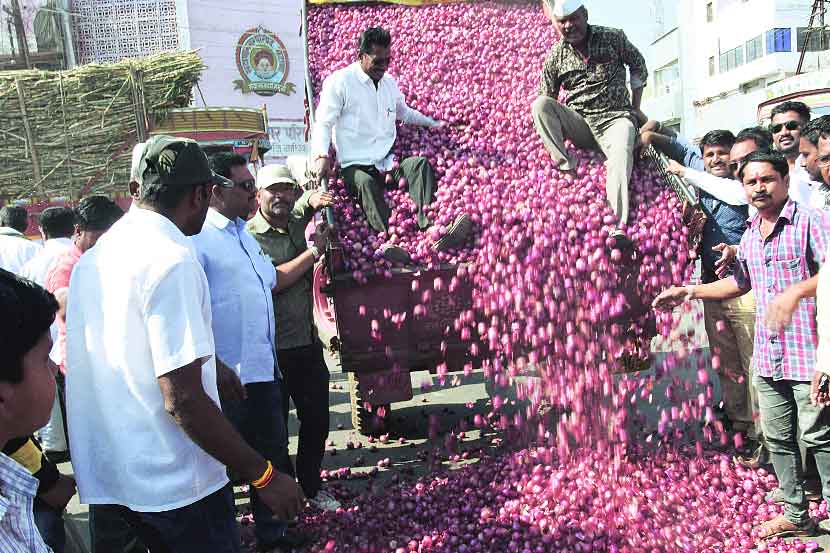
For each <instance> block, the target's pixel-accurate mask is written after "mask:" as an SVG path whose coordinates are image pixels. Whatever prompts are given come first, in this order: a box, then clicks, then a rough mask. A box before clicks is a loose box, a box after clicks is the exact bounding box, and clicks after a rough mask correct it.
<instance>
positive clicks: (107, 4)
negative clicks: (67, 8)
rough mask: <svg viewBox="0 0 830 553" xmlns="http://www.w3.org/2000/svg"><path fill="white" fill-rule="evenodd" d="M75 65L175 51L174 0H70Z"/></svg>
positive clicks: (176, 46) (177, 43)
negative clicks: (74, 43)
mask: <svg viewBox="0 0 830 553" xmlns="http://www.w3.org/2000/svg"><path fill="white" fill-rule="evenodd" d="M71 6H72V8H71V10H72V13H73V17H72V23H73V34H74V36H75V41H76V56H77V61H78V63H79V64H83V63H90V62H114V61H119V60H122V59H124V58H140V57H143V56H147V55H150V54H156V53H159V52H169V51H172V50H178V48H179V32H178V25H177V23H176V0H72V2H71Z"/></svg>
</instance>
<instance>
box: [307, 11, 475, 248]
mask: <svg viewBox="0 0 830 553" xmlns="http://www.w3.org/2000/svg"><path fill="white" fill-rule="evenodd" d="M391 43H392V37H391V36H390V34H389V31H387V30H385V29H382V28H380V27H373V28H370V29H367V30H366V31H364V32H363V34H361V35H360V46H359V53H358V58H357V61H356V62H355V63H353V64H351V65H349V66H348V67H345V68H343V69H340V70H338V71H335V72H334V73H332V74H331V75H329V76H328V77H327V78H326V80H325V81H324V82H323V91H322V92H321V93H320V103H319V105H318V106H317V111H316V116H317V119H316V121H315V123H314V130H313V132H312V135H311V156H312V159H313V162H314V167H315V173H316V175H317V178H318V180H319V179H321V178H322V177H323V176H326V175H328V174H329V171H330V169H331V161H330V159H329V147H330V146H331V144H332V134H333V141H334V149H335V150H336V151H337V159H338V162H339V163H340V167H341V174H342V176H343V180H344V182H345V183H346V188H347V190H348V191H349V193H350V194H352V195H353V196H355V197H356V198H357V200H358V202H360V205H361V207H362V208H363V212H364V213H365V214H366V219H367V221H368V222H369V225H371V227H372V228H373V229H375V230H376V231H377V232H379V233H387V232H388V231H389V216H390V214H391V210H390V208H389V206H388V205H387V204H386V200H385V199H384V197H383V193H384V190H385V189H386V188H387V187H394V186H398V184H399V182H400V181H401V179H405V181H406V184H407V186H408V188H409V196H410V197H411V198H412V201H413V202H415V205H416V206H417V207H418V215H417V218H418V228H420V229H421V230H426V229H427V228H428V227H429V226H430V224H431V223H430V220H429V218H428V217H427V215H426V212H425V209H424V208H426V206H427V205H429V204H430V203H431V202H432V200H433V198H434V196H435V186H436V179H435V173H434V171H433V169H432V167H431V166H430V164H429V162H428V161H427V160H426V159H425V158H422V157H409V158H406V159H403V160H401V162H400V165H398V164H397V163H396V162H395V156H394V155H393V154H392V147H393V146H394V144H395V138H396V137H397V129H396V127H395V123H396V121H397V120H401V121H403V122H404V123H409V124H412V125H418V126H421V127H430V128H436V127H440V126H442V124H441V123H439V122H438V121H436V120H434V119H432V118H430V117H427V116H425V115H423V114H422V113H420V112H419V111H417V110H415V109H412V108H410V107H409V106H407V105H406V101H405V100H404V97H403V94H401V91H400V89H399V88H398V84H397V82H396V81H395V79H394V78H393V77H392V76H391V75H388V74H387V73H386V70H387V69H388V67H389V63H390V61H391V60H392V51H391ZM471 229H472V221H471V220H470V218H469V217H468V216H467V215H466V214H464V215H460V216H459V217H458V218H456V220H455V221H452V224H450V225H449V228H448V230H447V233H446V234H445V235H443V236H442V237H441V238H439V239H438V240H436V241H435V242H434V243H433V245H432V247H433V249H435V250H437V251H446V250H448V249H451V248H455V247H458V246H460V245H462V244H463V243H464V240H465V239H466V238H467V236H468V235H469V233H470V231H471ZM381 251H382V253H383V254H384V256H385V257H386V258H387V259H389V260H390V261H395V262H399V263H408V262H409V261H410V256H409V252H407V251H406V250H404V249H403V248H401V247H400V246H395V245H394V244H392V243H388V244H386V245H385V246H384V247H383V248H382V250H381Z"/></svg>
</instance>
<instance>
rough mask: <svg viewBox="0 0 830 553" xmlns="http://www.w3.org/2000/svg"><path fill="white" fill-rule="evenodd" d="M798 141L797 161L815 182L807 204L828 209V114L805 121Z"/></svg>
mask: <svg viewBox="0 0 830 553" xmlns="http://www.w3.org/2000/svg"><path fill="white" fill-rule="evenodd" d="M799 143H800V145H799V148H798V152H799V163H800V164H801V166H802V167H803V168H804V170H805V171H806V172H807V174H808V175H810V179H812V180H813V181H814V182H815V183H817V184H814V185H813V190H812V192H811V193H810V201H809V206H810V207H814V208H817V209H824V210H830V185H828V180H827V178H826V175H825V173H827V167H828V166H830V115H823V116H821V117H819V118H818V119H813V120H812V121H810V122H809V123H807V124H806V125H805V126H804V128H803V129H801V140H800V141H799ZM822 148H823V150H824V151H822Z"/></svg>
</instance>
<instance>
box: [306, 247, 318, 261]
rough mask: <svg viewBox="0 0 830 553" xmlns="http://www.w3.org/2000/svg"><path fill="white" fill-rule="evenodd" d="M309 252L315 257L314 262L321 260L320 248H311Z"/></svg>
mask: <svg viewBox="0 0 830 553" xmlns="http://www.w3.org/2000/svg"><path fill="white" fill-rule="evenodd" d="M308 251H310V252H311V255H312V256H313V257H314V261H317V260H318V259H320V248H318V247H317V246H311V247H310V248H308Z"/></svg>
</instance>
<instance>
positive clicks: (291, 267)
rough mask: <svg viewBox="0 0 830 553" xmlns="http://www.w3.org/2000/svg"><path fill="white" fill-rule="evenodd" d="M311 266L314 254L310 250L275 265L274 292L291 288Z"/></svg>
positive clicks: (312, 265)
mask: <svg viewBox="0 0 830 553" xmlns="http://www.w3.org/2000/svg"><path fill="white" fill-rule="evenodd" d="M312 267H314V255H313V254H312V253H311V250H306V251H304V252H303V253H301V254H300V255H298V256H297V257H295V258H294V259H292V260H291V261H286V262H285V263H283V264H282V265H277V286H276V288H274V292H281V291H283V290H285V289H286V288H291V287H292V286H293V285H294V283H295V282H297V281H298V280H300V278H302V276H303V275H304V274H306V272H308V270H309V269H311V268H312Z"/></svg>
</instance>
